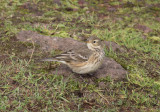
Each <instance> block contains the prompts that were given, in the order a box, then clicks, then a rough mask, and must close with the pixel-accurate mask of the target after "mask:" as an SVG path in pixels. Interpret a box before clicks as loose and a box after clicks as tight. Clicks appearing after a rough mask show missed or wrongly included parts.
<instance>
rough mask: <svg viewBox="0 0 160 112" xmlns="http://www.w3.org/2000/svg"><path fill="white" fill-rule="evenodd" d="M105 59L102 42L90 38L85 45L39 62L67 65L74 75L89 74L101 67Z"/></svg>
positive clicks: (93, 37)
mask: <svg viewBox="0 0 160 112" xmlns="http://www.w3.org/2000/svg"><path fill="white" fill-rule="evenodd" d="M104 57H105V52H104V42H103V41H102V40H100V39H99V38H98V37H95V36H92V37H89V38H88V39H87V43H86V44H85V45H84V46H81V47H79V48H75V49H71V50H68V51H67V52H64V53H61V54H59V55H56V56H54V57H52V58H45V59H41V60H40V61H57V62H61V63H63V64H65V65H67V66H68V67H69V68H70V69H71V70H72V71H73V72H74V73H77V74H91V75H92V73H93V72H95V71H96V70H97V69H98V68H100V66H101V65H102V62H103V59H104Z"/></svg>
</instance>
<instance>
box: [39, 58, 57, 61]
mask: <svg viewBox="0 0 160 112" xmlns="http://www.w3.org/2000/svg"><path fill="white" fill-rule="evenodd" d="M39 61H59V60H57V59H56V58H44V59H41V60H39Z"/></svg>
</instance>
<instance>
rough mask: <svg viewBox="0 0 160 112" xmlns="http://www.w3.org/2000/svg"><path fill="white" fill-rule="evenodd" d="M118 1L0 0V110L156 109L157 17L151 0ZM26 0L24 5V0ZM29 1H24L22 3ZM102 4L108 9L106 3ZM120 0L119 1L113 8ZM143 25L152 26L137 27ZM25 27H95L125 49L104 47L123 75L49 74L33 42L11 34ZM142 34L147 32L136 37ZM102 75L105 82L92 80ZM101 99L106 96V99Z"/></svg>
mask: <svg viewBox="0 0 160 112" xmlns="http://www.w3.org/2000/svg"><path fill="white" fill-rule="evenodd" d="M127 1H128V0H124V1H123V2H119V1H118V0H116V1H112V0H111V1H108V2H107V3H104V2H103V1H102V0H101V1H99V2H98V1H96V0H95V1H93V0H92V1H91V0H86V3H85V4H84V6H83V8H81V7H80V5H79V3H78V0H75V1H73V0H65V1H63V2H62V5H61V6H58V5H57V4H54V3H53V0H48V1H44V0H33V1H29V2H27V0H16V1H10V0H2V2H1V3H0V12H1V16H0V51H1V52H0V80H1V81H0V111H2V112H3V111H4V112H5V111H24V112H27V111H47V112H48V111H55V112H57V111H58V112H61V111H62V112H63V111H64V112H71V111H72V112H83V111H86V112H90V111H92V112H97V111H99V112H116V111H117V112H118V111H124V112H125V111H133V112H134V111H141V112H143V111H144V112H145V111H147V112H158V111H159V110H160V102H159V101H160V67H159V62H160V44H159V43H160V23H159V22H158V21H156V18H158V17H160V14H159V8H158V6H156V4H158V3H159V2H158V0H157V1H152V2H151V1H150V0H146V1H144V2H145V4H148V5H153V4H154V5H155V6H152V7H148V5H145V4H144V3H143V1H141V2H137V0H130V3H129V4H130V5H132V6H133V7H131V6H129V4H128V3H127ZM27 3H28V4H29V5H27ZM24 4H25V5H24ZM26 7H28V9H27V8H26ZM108 7H111V8H113V9H115V11H110V10H109V9H108ZM117 7H119V8H117ZM137 24H140V25H144V26H145V27H147V28H150V29H151V30H152V31H151V32H144V31H143V30H142V29H137V28H136V27H135V25H137ZM22 30H31V31H35V32H38V33H40V34H42V35H48V36H51V37H62V38H68V37H71V38H74V39H78V37H80V36H90V35H96V36H98V37H99V38H101V39H103V40H107V41H113V42H116V43H117V44H119V45H121V46H122V47H123V48H124V49H126V52H125V53H120V52H113V51H112V49H110V50H106V51H105V52H106V56H107V57H111V58H113V59H114V60H116V61H117V62H118V63H120V64H121V65H122V66H123V67H124V68H125V69H126V70H127V71H128V74H127V78H126V80H123V81H114V80H112V79H110V77H106V78H105V79H99V80H96V79H95V80H93V82H94V84H88V83H87V81H88V79H84V82H77V81H76V80H75V79H72V78H71V77H67V78H66V77H63V76H60V75H58V74H52V73H50V71H49V70H47V67H46V66H48V63H37V62H36V61H35V59H39V58H41V57H43V56H45V55H56V53H58V52H56V51H52V52H51V53H43V52H42V51H41V50H40V49H39V48H38V46H36V49H35V52H34V54H33V57H31V53H28V49H29V50H30V49H31V50H32V49H33V45H32V43H27V42H18V41H16V39H15V37H16V34H17V33H18V32H20V31H22ZM143 37H146V39H143ZM99 83H104V84H105V85H106V86H105V87H104V88H102V87H100V86H99ZM107 101H108V102H109V103H107Z"/></svg>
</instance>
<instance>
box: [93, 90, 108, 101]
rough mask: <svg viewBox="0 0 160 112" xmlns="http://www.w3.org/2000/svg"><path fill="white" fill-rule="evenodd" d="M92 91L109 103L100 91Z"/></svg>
mask: <svg viewBox="0 0 160 112" xmlns="http://www.w3.org/2000/svg"><path fill="white" fill-rule="evenodd" d="M94 92H96V93H97V94H98V95H99V96H100V97H102V98H103V99H104V100H105V101H106V102H107V103H108V104H109V101H108V100H107V98H105V97H104V96H103V95H102V94H101V93H99V92H98V91H94Z"/></svg>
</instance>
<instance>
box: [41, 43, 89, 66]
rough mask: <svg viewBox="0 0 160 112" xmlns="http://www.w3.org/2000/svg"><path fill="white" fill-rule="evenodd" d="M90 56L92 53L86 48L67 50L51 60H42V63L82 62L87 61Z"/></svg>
mask: <svg viewBox="0 0 160 112" xmlns="http://www.w3.org/2000/svg"><path fill="white" fill-rule="evenodd" d="M91 54H92V51H91V50H89V49H88V48H87V47H86V46H83V47H80V48H76V49H73V50H69V51H67V52H64V53H62V54H59V55H56V56H54V57H52V58H47V59H43V60H42V61H59V62H62V63H67V62H71V61H77V62H84V61H87V60H88V59H89V56H90V55H91Z"/></svg>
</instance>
